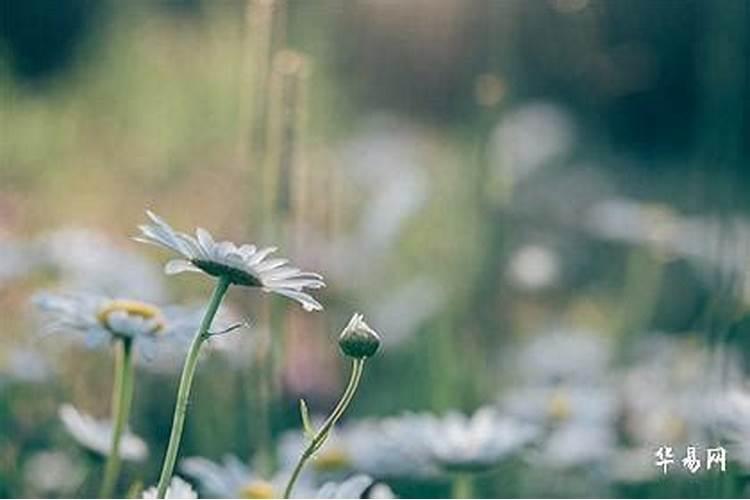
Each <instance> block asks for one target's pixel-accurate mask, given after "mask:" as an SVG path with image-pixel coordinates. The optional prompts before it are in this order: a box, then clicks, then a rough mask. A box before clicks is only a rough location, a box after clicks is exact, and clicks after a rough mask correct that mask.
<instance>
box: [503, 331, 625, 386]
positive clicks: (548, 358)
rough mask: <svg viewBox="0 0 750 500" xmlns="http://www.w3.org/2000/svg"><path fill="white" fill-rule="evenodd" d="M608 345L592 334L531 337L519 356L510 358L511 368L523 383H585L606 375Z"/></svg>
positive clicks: (553, 334)
mask: <svg viewBox="0 0 750 500" xmlns="http://www.w3.org/2000/svg"><path fill="white" fill-rule="evenodd" d="M611 344H612V343H611V341H610V340H609V339H607V338H606V337H604V336H603V335H600V334H597V333H594V332H588V331H583V330H580V331H577V330H556V331H553V332H552V333H548V334H545V335H537V336H534V337H533V338H532V339H531V340H530V341H528V343H527V344H526V345H525V346H523V347H522V348H521V351H520V353H517V354H516V353H514V354H513V357H514V359H515V360H516V361H515V362H514V363H512V366H514V367H515V368H514V371H515V373H517V374H518V376H519V377H521V378H522V380H524V381H525V382H527V383H541V384H548V383H551V382H559V381H567V382H589V381H593V380H597V378H598V377H599V376H600V375H601V374H603V373H604V372H605V371H606V369H607V367H608V365H609V362H610V359H611V356H612V350H611V347H612V345H611Z"/></svg>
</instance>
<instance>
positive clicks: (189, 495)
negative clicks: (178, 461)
mask: <svg viewBox="0 0 750 500" xmlns="http://www.w3.org/2000/svg"><path fill="white" fill-rule="evenodd" d="M157 497H158V495H157V489H156V486H151V487H150V488H148V489H147V490H145V491H144V492H143V496H142V497H141V498H149V499H151V498H154V499H155V498H157ZM164 498H173V499H185V500H192V499H193V498H198V494H197V493H196V492H195V490H194V489H193V487H192V486H190V483H188V482H187V481H185V480H184V479H182V478H181V477H179V476H173V477H172V481H170V483H169V486H168V487H167V494H166V496H165V497H164Z"/></svg>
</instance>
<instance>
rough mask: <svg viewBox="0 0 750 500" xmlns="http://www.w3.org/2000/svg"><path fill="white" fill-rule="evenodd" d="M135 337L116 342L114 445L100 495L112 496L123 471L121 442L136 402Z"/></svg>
mask: <svg viewBox="0 0 750 500" xmlns="http://www.w3.org/2000/svg"><path fill="white" fill-rule="evenodd" d="M133 371H134V370H133V340H132V339H129V338H121V339H118V341H117V343H116V345H115V380H114V383H113V386H112V422H113V424H112V444H111V445H110V450H109V456H108V457H107V463H106V464H105V466H104V479H103V481H102V485H101V488H100V489H99V498H111V497H112V494H113V493H114V490H115V485H116V484H117V476H118V475H119V473H120V441H121V440H122V433H123V431H124V430H125V426H126V425H127V422H128V417H129V415H130V404H131V403H132V401H133Z"/></svg>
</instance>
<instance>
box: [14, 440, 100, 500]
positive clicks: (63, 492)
mask: <svg viewBox="0 0 750 500" xmlns="http://www.w3.org/2000/svg"><path fill="white" fill-rule="evenodd" d="M23 474H24V480H25V482H26V484H27V485H28V487H29V489H30V490H31V491H33V492H35V493H36V494H38V495H50V494H57V495H60V496H70V495H71V493H73V492H74V491H75V490H76V489H77V488H78V487H79V486H80V485H81V483H82V482H83V479H84V477H85V475H86V471H85V468H84V466H83V464H81V463H79V462H78V461H77V460H76V459H75V458H73V457H72V456H70V455H68V454H67V453H65V452H64V451H59V450H54V451H41V452H37V453H35V454H33V455H32V456H30V457H29V458H28V459H27V460H26V463H25V464H24V467H23Z"/></svg>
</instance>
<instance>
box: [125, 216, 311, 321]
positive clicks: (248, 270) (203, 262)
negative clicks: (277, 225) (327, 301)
mask: <svg viewBox="0 0 750 500" xmlns="http://www.w3.org/2000/svg"><path fill="white" fill-rule="evenodd" d="M147 214H148V217H149V218H150V219H151V222H152V224H149V225H141V226H139V229H140V230H141V236H138V237H136V238H135V239H136V240H137V241H141V242H143V243H149V244H151V245H156V246H160V247H163V248H166V249H168V250H172V251H174V252H177V253H178V254H180V255H182V257H184V258H183V259H173V260H170V261H169V262H167V264H166V265H165V266H164V269H165V271H166V273H167V274H177V273H181V272H185V271H191V272H204V273H206V274H208V275H210V276H214V277H220V276H221V277H225V278H227V279H229V280H230V282H231V283H232V284H235V285H242V286H249V287H259V288H261V289H262V290H263V291H265V292H271V293H276V294H279V295H283V296H285V297H288V298H290V299H292V300H295V301H297V302H299V303H300V304H301V305H302V307H303V308H304V309H305V310H307V311H319V310H322V309H323V306H321V305H320V303H318V301H317V300H315V299H314V298H313V297H312V296H311V295H309V294H308V293H306V292H304V289H306V288H309V289H318V288H322V287H324V286H325V283H324V282H323V278H322V276H320V275H319V274H316V273H310V272H303V271H300V270H299V269H297V268H295V267H291V266H289V265H287V263H288V262H289V261H288V260H287V259H278V258H275V259H266V257H268V256H269V255H270V254H271V253H273V252H275V251H276V248H275V247H267V248H262V249H258V248H256V246H255V245H247V244H246V245H242V246H240V247H237V246H236V245H235V244H234V243H232V242H230V241H222V242H218V243H217V242H215V241H214V239H213V237H212V236H211V233H209V232H208V231H206V230H205V229H203V228H198V229H197V230H196V232H195V234H196V237H195V238H194V237H192V236H190V235H188V234H185V233H181V232H177V231H175V230H174V229H172V227H171V226H170V225H169V224H167V223H166V222H164V220H162V219H161V218H160V217H158V216H157V215H156V214H154V213H152V212H150V211H148V212H147Z"/></svg>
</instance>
